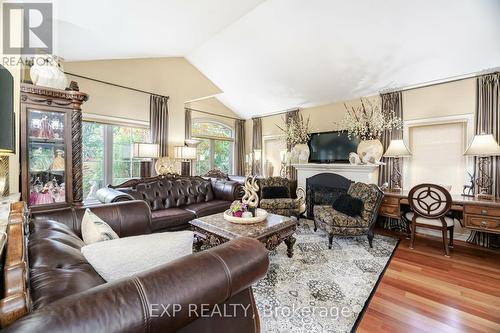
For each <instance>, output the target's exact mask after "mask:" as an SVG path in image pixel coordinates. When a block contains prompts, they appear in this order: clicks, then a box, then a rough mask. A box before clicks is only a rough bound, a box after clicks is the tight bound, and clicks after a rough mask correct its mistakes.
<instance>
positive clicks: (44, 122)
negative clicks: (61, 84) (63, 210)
mask: <svg viewBox="0 0 500 333" xmlns="http://www.w3.org/2000/svg"><path fill="white" fill-rule="evenodd" d="M86 99H87V95H85V94H82V93H80V92H77V91H62V90H56V89H50V88H45V87H38V86H33V85H28V84H23V85H22V86H21V193H22V200H23V201H25V202H27V203H28V205H29V206H30V208H31V209H32V210H44V209H52V208H56V207H63V206H70V205H73V204H76V205H79V204H81V203H82V195H83V194H82V193H81V192H82V185H81V184H82V176H81V175H82V163H81V157H82V156H81V150H82V149H81V148H82V144H81V142H82V132H81V108H80V106H81V104H82V103H83V102H84V101H85V100H86Z"/></svg>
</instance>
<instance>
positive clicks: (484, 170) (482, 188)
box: [464, 134, 500, 200]
mask: <svg viewBox="0 0 500 333" xmlns="http://www.w3.org/2000/svg"><path fill="white" fill-rule="evenodd" d="M464 155H465V156H477V157H479V164H478V177H477V178H476V179H475V183H476V185H477V187H478V192H476V195H477V197H478V198H480V199H488V200H492V199H494V198H495V196H494V195H493V194H491V185H492V184H493V181H492V179H491V177H490V176H489V175H488V168H489V164H490V159H489V158H490V157H492V156H500V146H499V145H498V143H497V142H496V140H495V138H494V137H493V134H479V135H476V136H474V139H472V143H471V144H470V146H469V148H467V150H466V151H465V153H464Z"/></svg>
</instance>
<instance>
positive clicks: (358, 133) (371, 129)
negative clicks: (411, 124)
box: [336, 98, 403, 162]
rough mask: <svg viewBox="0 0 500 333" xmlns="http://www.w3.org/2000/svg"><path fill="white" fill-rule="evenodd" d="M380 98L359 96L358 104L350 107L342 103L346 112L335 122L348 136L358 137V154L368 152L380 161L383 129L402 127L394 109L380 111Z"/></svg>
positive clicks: (389, 129) (363, 154)
mask: <svg viewBox="0 0 500 333" xmlns="http://www.w3.org/2000/svg"><path fill="white" fill-rule="evenodd" d="M380 104H381V103H380V99H377V100H376V102H375V103H374V102H372V101H371V100H370V99H363V98H361V103H360V105H357V106H351V107H350V108H349V107H348V106H347V105H346V104H345V103H344V106H345V108H346V111H347V112H346V114H345V116H344V118H343V119H342V120H341V121H339V122H337V123H336V126H337V128H338V129H339V130H341V131H346V132H347V135H348V137H349V138H353V137H358V138H359V139H360V140H361V142H360V143H359V146H358V151H357V153H358V155H359V156H360V157H361V158H363V157H364V156H365V155H366V154H370V155H371V157H372V158H373V160H374V162H378V161H380V159H381V158H382V154H383V153H384V147H383V146H382V143H381V142H380V138H381V137H382V133H384V131H392V130H394V129H401V128H403V121H402V120H401V118H400V117H397V116H396V114H395V112H394V110H391V111H389V112H382V108H381V105H380Z"/></svg>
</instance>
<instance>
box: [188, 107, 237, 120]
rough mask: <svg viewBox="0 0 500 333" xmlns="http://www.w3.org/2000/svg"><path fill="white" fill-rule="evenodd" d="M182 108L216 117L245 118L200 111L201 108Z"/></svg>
mask: <svg viewBox="0 0 500 333" xmlns="http://www.w3.org/2000/svg"><path fill="white" fill-rule="evenodd" d="M184 109H186V110H191V111H194V112H199V113H204V114H209V115H211V116H217V117H222V118H229V119H233V120H245V119H241V118H236V117H231V116H224V115H222V114H217V113H212V112H208V111H201V110H196V109H192V108H184Z"/></svg>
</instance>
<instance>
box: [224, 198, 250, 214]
mask: <svg viewBox="0 0 500 333" xmlns="http://www.w3.org/2000/svg"><path fill="white" fill-rule="evenodd" d="M229 211H230V212H231V215H232V216H234V217H245V218H248V217H253V214H252V213H251V212H250V211H249V210H248V205H247V204H246V203H243V202H241V201H238V200H236V201H233V203H232V204H231V207H229Z"/></svg>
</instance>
